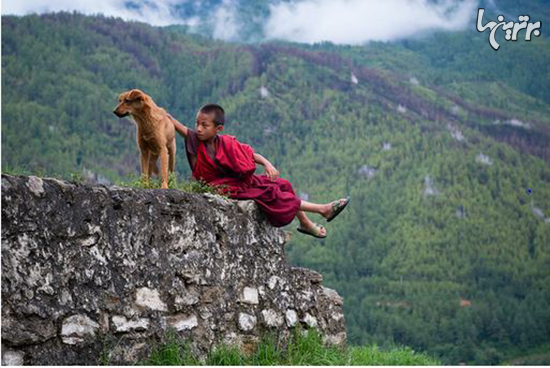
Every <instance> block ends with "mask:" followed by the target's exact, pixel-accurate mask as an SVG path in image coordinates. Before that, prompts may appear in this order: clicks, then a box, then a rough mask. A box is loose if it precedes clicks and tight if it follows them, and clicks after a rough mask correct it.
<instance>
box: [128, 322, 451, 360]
mask: <svg viewBox="0 0 550 368" xmlns="http://www.w3.org/2000/svg"><path fill="white" fill-rule="evenodd" d="M301 331H304V332H305V331H306V330H303V329H302V328H301V327H300V326H298V327H296V328H295V329H294V330H293V333H292V334H291V337H290V339H289V342H288V345H287V346H286V347H285V346H283V344H282V342H279V340H278V338H277V336H276V335H275V333H273V332H269V333H264V334H263V335H262V336H261V337H260V341H259V343H258V345H257V347H256V350H255V352H254V353H253V354H251V355H249V356H247V355H245V354H243V353H241V352H240V351H239V350H238V347H237V346H235V345H227V344H223V343H222V344H219V345H217V346H215V347H214V348H213V349H212V350H211V351H210V352H209V353H208V355H207V357H206V359H205V360H204V362H201V361H200V360H199V359H198V358H197V357H196V356H194V355H193V353H192V352H191V349H190V348H189V346H190V341H189V340H184V339H182V338H178V336H177V334H176V333H175V332H174V331H173V330H168V332H167V339H166V342H165V343H164V344H162V345H159V346H155V347H154V348H153V351H152V353H151V356H150V357H149V358H148V359H146V360H144V361H140V362H138V363H137V364H138V365H216V366H217V365H441V362H440V361H439V360H437V359H436V358H434V357H432V356H429V355H427V354H424V353H417V352H415V351H413V350H412V349H411V348H408V347H396V348H392V349H390V350H387V351H382V350H380V349H379V348H378V347H377V346H376V345H368V346H348V347H345V348H344V347H340V346H337V345H328V346H326V345H325V344H324V343H323V341H322V336H321V334H320V333H319V331H318V330H317V329H308V330H307V333H304V334H303V333H302V332H301Z"/></svg>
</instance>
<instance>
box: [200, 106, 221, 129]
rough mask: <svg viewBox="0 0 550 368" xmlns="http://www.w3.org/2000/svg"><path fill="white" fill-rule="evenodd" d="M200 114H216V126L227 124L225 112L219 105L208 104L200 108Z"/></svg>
mask: <svg viewBox="0 0 550 368" xmlns="http://www.w3.org/2000/svg"><path fill="white" fill-rule="evenodd" d="M199 113H203V114H211V113H213V114H214V119H213V120H214V124H215V125H223V124H224V123H225V111H223V109H222V107H221V106H220V105H218V104H213V103H211V104H206V105H204V106H203V107H201V108H200V110H199Z"/></svg>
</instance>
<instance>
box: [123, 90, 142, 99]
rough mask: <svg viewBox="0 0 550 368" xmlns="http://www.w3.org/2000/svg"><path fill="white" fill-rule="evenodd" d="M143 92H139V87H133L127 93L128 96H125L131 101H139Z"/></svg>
mask: <svg viewBox="0 0 550 368" xmlns="http://www.w3.org/2000/svg"><path fill="white" fill-rule="evenodd" d="M143 96H144V93H143V92H141V91H140V90H139V89H133V90H131V91H130V93H128V96H127V97H126V98H127V99H128V100H131V101H141V100H143Z"/></svg>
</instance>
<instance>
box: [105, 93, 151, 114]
mask: <svg viewBox="0 0 550 368" xmlns="http://www.w3.org/2000/svg"><path fill="white" fill-rule="evenodd" d="M148 97H149V96H147V95H146V94H145V93H143V92H142V91H140V90H139V89H131V90H129V91H126V92H122V93H121V94H120V96H119V103H118V106H117V107H116V108H115V110H114V111H113V113H114V114H115V115H116V116H118V117H119V118H123V117H125V116H128V115H130V114H135V113H138V114H139V112H140V111H141V110H142V109H143V107H144V106H145V104H146V102H147V99H148Z"/></svg>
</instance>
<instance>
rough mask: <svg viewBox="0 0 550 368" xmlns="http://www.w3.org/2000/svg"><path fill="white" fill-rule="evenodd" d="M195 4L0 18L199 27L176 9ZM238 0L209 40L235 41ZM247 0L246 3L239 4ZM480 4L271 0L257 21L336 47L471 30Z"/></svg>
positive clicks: (15, 7)
mask: <svg viewBox="0 0 550 368" xmlns="http://www.w3.org/2000/svg"><path fill="white" fill-rule="evenodd" d="M191 1H193V2H196V1H198V0H144V1H133V3H137V4H139V6H134V7H126V6H125V3H127V1H122V0H25V1H21V0H3V1H2V14H3V15H7V14H15V15H25V14H29V13H39V14H40V13H47V12H54V11H78V12H80V13H84V14H90V15H92V14H99V13H101V14H104V15H108V16H116V17H121V18H123V19H126V20H137V21H142V22H146V23H149V24H152V25H155V26H167V25H171V24H187V25H190V26H191V27H194V26H199V25H200V24H201V22H203V21H205V20H202V19H200V18H198V17H193V18H182V17H180V16H178V14H177V12H176V11H175V8H176V6H177V5H178V4H181V3H184V2H191ZM237 1H238V0H223V1H221V2H220V4H219V5H218V6H217V7H216V8H215V9H212V10H213V11H212V12H211V14H212V15H211V16H212V17H213V20H214V22H212V23H213V24H214V25H215V28H214V30H213V36H214V37H215V38H218V39H222V40H232V41H234V40H238V38H239V31H240V28H241V25H240V24H239V16H238V15H239V14H238V11H237V6H236V5H237ZM241 1H245V0H241ZM478 5H479V4H478V0H461V1H458V0H440V1H438V3H437V4H433V3H429V2H428V1H427V0H383V1H377V0H291V1H288V2H280V1H273V3H272V4H271V5H270V15H269V16H268V18H267V19H266V20H265V21H263V22H261V24H263V33H264V35H265V39H266V40H270V39H283V40H287V41H294V42H303V43H316V42H323V41H330V42H333V43H336V44H364V43H366V42H368V41H392V40H396V39H400V38H407V37H410V36H414V35H416V34H421V33H426V32H429V31H434V30H447V31H457V30H463V29H466V28H474V29H475V20H476V16H477V8H478Z"/></svg>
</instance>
